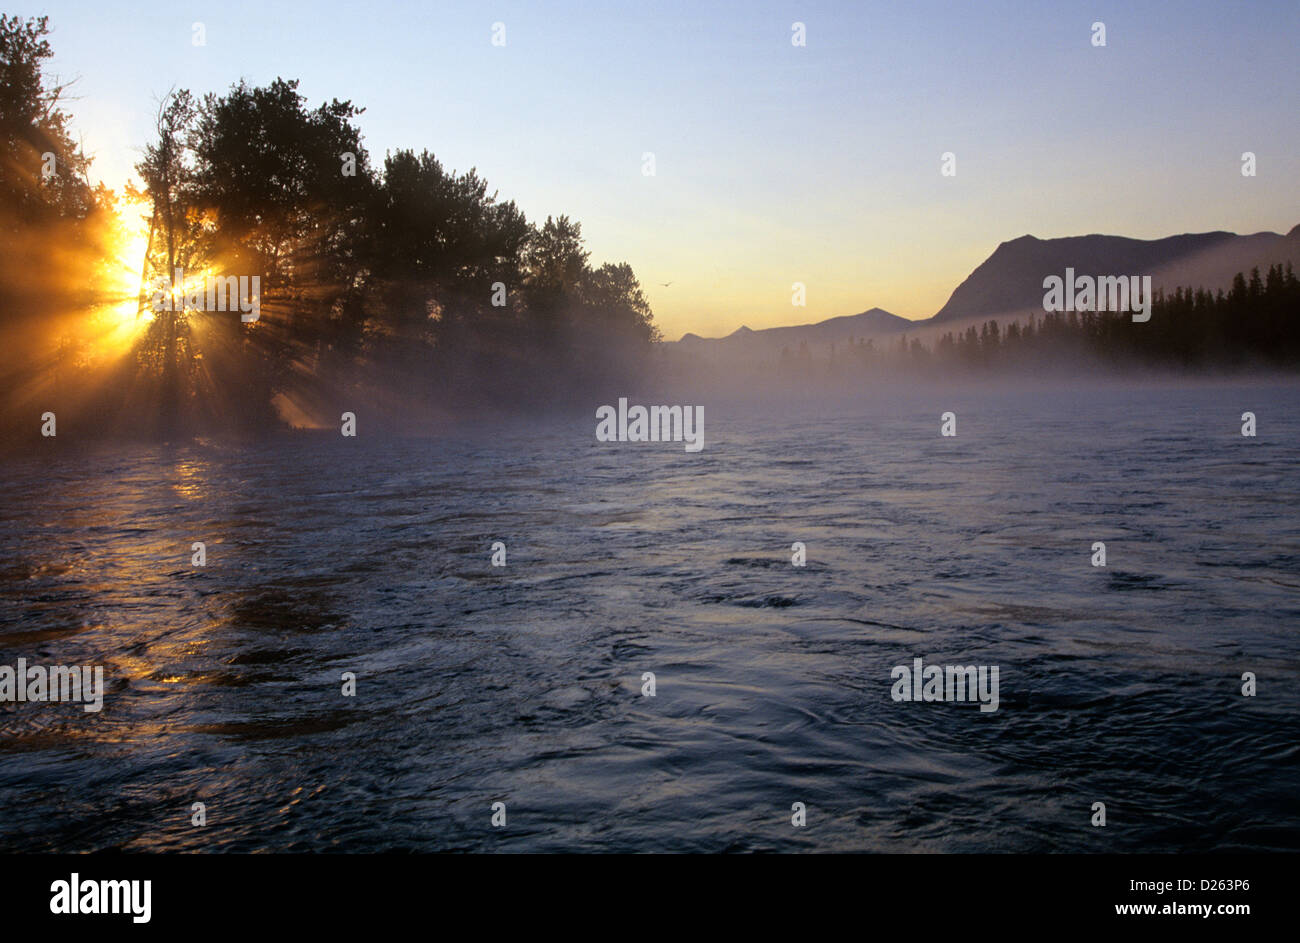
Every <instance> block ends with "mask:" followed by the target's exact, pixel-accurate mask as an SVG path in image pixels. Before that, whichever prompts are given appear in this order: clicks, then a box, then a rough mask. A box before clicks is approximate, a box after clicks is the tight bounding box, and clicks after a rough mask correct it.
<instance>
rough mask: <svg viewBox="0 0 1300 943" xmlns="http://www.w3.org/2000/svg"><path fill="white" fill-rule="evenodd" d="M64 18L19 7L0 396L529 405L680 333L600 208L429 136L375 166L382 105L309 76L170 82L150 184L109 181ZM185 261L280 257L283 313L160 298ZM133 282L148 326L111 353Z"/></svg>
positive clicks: (0, 117) (7, 49)
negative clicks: (53, 28)
mask: <svg viewBox="0 0 1300 943" xmlns="http://www.w3.org/2000/svg"><path fill="white" fill-rule="evenodd" d="M47 33H48V26H47V22H46V20H45V18H39V19H29V20H22V19H19V18H17V17H9V16H4V17H0V253H3V255H2V258H3V260H4V261H3V263H0V264H2V265H3V270H2V272H0V274H2V275H3V278H2V279H0V345H3V346H2V349H3V357H4V359H3V360H0V404H3V407H4V410H5V411H6V412H8V413H10V414H11V415H10V417H9V418H10V419H12V420H13V421H18V422H21V423H22V424H24V427H25V428H34V426H33V422H34V418H35V417H36V416H38V415H39V414H40V412H41V411H42V410H44V409H54V408H55V406H56V405H62V406H63V407H65V410H66V414H67V421H68V422H69V423H72V422H74V421H75V422H78V423H79V424H80V425H81V426H83V427H86V428H87V429H89V428H92V427H94V428H99V427H102V425H103V424H104V423H114V422H116V423H119V424H120V423H121V422H126V423H127V424H128V425H129V424H130V423H131V422H132V420H134V421H135V424H136V426H137V427H138V428H137V429H136V431H140V432H146V433H150V434H157V433H161V434H164V435H171V434H174V433H184V432H187V431H202V430H208V429H213V428H217V429H222V428H224V429H244V430H250V429H251V430H255V429H262V428H268V427H273V426H276V425H278V424H280V423H281V416H282V414H283V413H284V412H285V410H284V409H278V408H277V403H278V404H280V405H281V406H285V405H287V407H288V411H289V413H290V414H291V415H292V414H295V413H296V414H299V415H304V416H316V417H320V418H322V419H323V420H324V421H329V422H334V423H337V421H338V416H339V415H340V412H341V411H343V410H347V409H352V410H360V409H361V407H362V405H363V404H367V405H368V404H382V406H383V410H382V411H383V412H385V413H388V414H400V413H403V412H405V413H407V414H408V415H411V416H414V415H415V414H417V413H420V412H428V411H429V409H430V408H433V409H435V410H436V409H438V408H441V409H443V410H446V411H452V410H455V409H457V408H459V407H461V406H465V405H474V406H486V407H500V408H502V409H505V410H509V409H512V408H520V407H527V406H535V405H539V404H545V403H547V402H551V401H555V400H563V399H564V398H566V397H572V396H573V395H577V394H580V393H581V392H582V391H584V390H587V389H589V388H591V387H593V386H599V385H602V384H605V383H608V382H610V381H611V380H613V379H616V378H626V377H627V376H628V375H629V374H633V373H635V372H636V371H637V370H639V369H640V368H641V366H642V365H643V363H644V362H645V361H646V357H645V356H644V355H645V353H646V352H648V351H649V349H650V348H651V346H652V344H653V342H654V341H656V340H658V339H659V333H658V331H657V329H656V328H655V326H654V323H653V318H652V313H651V310H650V307H649V305H648V304H647V303H646V300H645V297H644V295H643V293H642V291H641V288H640V285H639V284H638V281H637V278H636V275H635V274H634V273H633V271H632V269H631V267H630V266H628V265H626V264H603V265H600V266H598V267H597V266H593V265H592V264H590V263H589V261H588V260H589V254H588V252H587V250H586V249H585V248H584V245H583V238H582V230H581V225H580V224H579V223H578V222H576V221H573V220H570V219H569V218H568V217H567V216H563V215H561V216H557V217H553V218H552V217H548V218H547V219H546V221H545V222H544V223H541V224H536V223H532V222H530V221H529V220H527V219H526V218H525V216H524V214H523V213H522V212H521V211H520V210H519V208H518V207H517V206H516V205H515V204H514V203H513V202H511V201H504V200H501V199H499V198H498V196H497V193H496V192H495V191H493V190H491V189H490V188H489V186H488V184H487V182H486V181H484V180H483V179H482V178H481V177H479V176H478V174H477V173H476V172H475V171H474V170H472V169H471V170H469V171H468V172H464V173H455V172H451V171H448V170H447V169H446V168H444V167H443V165H442V164H441V163H440V162H439V161H438V160H437V159H436V158H435V157H434V156H433V155H432V154H431V153H429V152H427V151H422V152H420V153H416V152H414V151H411V150H399V151H397V152H396V153H393V154H389V155H388V156H387V157H386V158H385V159H384V161H383V165H382V167H376V166H374V165H373V164H372V162H371V159H370V155H369V154H368V153H367V151H366V149H365V147H364V145H363V143H362V137H361V132H360V130H359V129H358V127H357V124H356V119H357V118H358V116H359V115H361V114H362V109H361V108H358V107H355V106H354V105H353V104H351V103H350V102H346V101H337V100H335V101H331V102H329V103H327V104H322V105H320V106H318V107H314V108H312V107H309V106H308V104H307V102H306V101H305V100H304V98H303V96H301V95H300V94H298V91H297V82H295V81H285V80H281V79H277V80H276V81H274V82H272V83H271V84H270V85H268V86H266V87H263V88H255V87H251V86H249V85H248V84H246V83H243V82H241V83H240V84H238V85H235V86H233V87H232V88H231V89H230V90H229V91H228V92H227V93H226V94H224V95H212V94H210V95H207V96H205V97H203V98H201V99H196V98H195V97H194V96H192V95H191V93H190V92H188V91H186V90H176V91H173V92H171V93H170V94H168V95H167V96H166V97H165V99H164V100H163V101H162V102H161V103H160V104H159V106H158V108H157V115H156V137H155V139H154V140H153V141H151V142H148V143H147V144H146V146H145V147H144V151H143V159H142V160H141V161H140V162H139V164H138V165H137V168H136V169H137V172H138V173H139V175H140V178H141V180H142V181H143V183H144V190H143V192H141V193H136V192H134V191H128V192H125V193H122V194H115V193H113V192H111V191H109V190H107V189H105V188H104V187H102V186H100V187H96V188H92V187H91V185H90V183H89V180H88V177H87V174H86V168H87V164H88V160H87V158H86V156H85V155H84V154H83V153H82V150H81V148H80V146H79V145H78V144H77V143H76V141H75V140H74V138H73V133H72V131H71V130H70V128H69V122H68V118H67V116H66V114H65V113H64V112H63V111H62V110H61V108H60V102H61V101H62V100H64V99H65V98H66V87H59V86H56V85H54V84H53V83H52V82H51V81H50V80H49V79H47V77H46V76H45V75H44V74H43V72H42V65H43V62H44V61H45V60H47V59H48V58H49V57H50V56H51V54H52V50H51V48H50V45H49V42H48V40H47V38H46V36H47ZM48 155H53V160H52V161H51V160H50V159H49V156H48ZM51 163H52V164H53V166H54V172H53V173H49V171H48V167H49V165H50V164H51ZM123 204H126V205H127V206H128V209H127V210H125V211H123V210H122V209H121V207H122V205H123ZM130 212H135V213H136V214H137V218H139V214H143V216H144V218H146V219H147V220H148V232H149V236H148V239H147V240H146V241H145V242H144V244H142V245H141V246H140V254H141V256H142V258H140V259H139V260H137V261H135V263H134V264H135V265H140V266H141V270H140V271H139V273H138V277H136V276H135V275H134V273H127V274H128V276H130V277H127V278H125V279H124V278H123V277H121V273H118V274H117V275H116V276H115V275H113V274H112V273H111V272H110V271H109V269H110V268H111V267H112V265H111V262H110V260H111V259H113V258H114V257H115V255H116V254H117V253H118V252H119V250H120V248H121V244H122V242H123V240H124V239H125V238H126V237H125V236H124V233H123V231H122V230H123V220H122V218H121V217H122V216H123V215H128V214H129V213H130ZM146 245H147V246H148V252H147V258H144V257H143V256H144V250H145V246H146ZM141 263H143V264H141ZM177 268H180V269H183V270H184V272H185V275H186V277H187V278H190V277H197V276H202V275H207V274H211V275H222V276H227V275H230V276H254V275H256V276H259V278H260V288H261V292H260V309H261V311H260V317H259V318H258V319H257V321H255V322H249V323H244V322H241V319H240V317H239V314H238V312H236V313H230V312H210V311H198V312H196V311H193V310H190V311H175V312H167V311H162V312H158V313H157V314H154V312H153V310H152V306H151V305H150V303H149V302H150V298H151V294H150V287H149V286H151V285H152V284H153V282H154V279H155V278H156V277H157V276H160V275H162V276H166V275H168V274H169V273H172V272H173V271H174V270H175V269H177ZM127 285H129V286H131V287H130V290H129V292H128V290H127V289H126V288H125V287H124V286H127ZM110 295H111V297H110ZM132 302H135V303H136V304H135V308H136V311H135V313H138V314H141V315H142V318H141V319H140V320H139V321H136V322H135V323H136V324H138V325H141V326H142V327H140V328H139V330H138V331H137V333H136V334H135V336H133V337H132V338H131V344H130V348H131V349H130V351H129V356H127V357H125V358H123V357H121V356H116V362H115V363H110V362H109V356H110V355H120V354H121V353H122V352H121V351H119V350H105V347H106V345H107V340H106V338H108V337H109V336H110V335H112V334H113V332H114V328H115V327H116V326H119V325H117V324H116V323H115V322H116V321H124V322H125V323H127V324H128V326H129V324H130V323H131V322H132V321H133V320H134V314H133V313H132V312H131V305H132ZM106 306H107V307H113V306H116V307H115V309H114V310H115V311H116V313H115V314H112V315H108V316H104V315H101V316H97V317H90V316H88V314H87V312H88V311H89V310H90V309H91V308H103V307H106ZM146 324H147V328H146V327H143V325H146ZM92 377H93V380H92ZM32 410H35V412H33V411H32ZM15 411H17V412H19V413H20V414H21V415H20V416H13V415H12V414H13V413H14V412H15ZM377 412H379V411H378V410H373V411H372V416H373V415H375V414H376V413H377ZM60 418H61V420H62V416H61V417H60ZM372 428H373V426H372Z"/></svg>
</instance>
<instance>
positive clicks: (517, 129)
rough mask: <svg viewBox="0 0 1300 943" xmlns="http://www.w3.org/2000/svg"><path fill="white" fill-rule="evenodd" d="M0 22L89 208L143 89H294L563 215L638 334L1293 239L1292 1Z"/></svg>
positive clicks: (377, 155)
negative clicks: (43, 33) (59, 86)
mask: <svg viewBox="0 0 1300 943" xmlns="http://www.w3.org/2000/svg"><path fill="white" fill-rule="evenodd" d="M15 6H16V9H15ZM9 9H10V12H15V13H19V14H21V15H24V16H27V15H39V14H48V15H49V17H50V21H51V26H52V28H53V35H52V37H51V42H52V44H53V47H54V51H55V57H54V60H53V63H52V65H51V66H50V69H51V70H52V72H53V73H55V74H57V75H58V76H59V77H61V78H63V79H67V78H72V77H77V81H76V83H75V85H74V86H73V88H72V92H71V93H72V94H73V95H75V96H77V99H76V100H75V101H72V102H70V103H69V105H68V108H67V110H68V111H69V112H70V113H71V115H72V116H73V118H74V131H79V132H80V133H81V135H82V137H83V140H84V144H85V147H86V149H87V151H88V152H90V153H91V154H92V155H93V156H94V157H95V164H94V165H93V173H92V177H97V178H99V179H103V180H104V182H105V183H107V184H108V185H109V186H112V187H115V188H117V187H120V186H121V185H122V184H123V183H124V182H125V181H126V180H128V179H130V178H131V177H132V176H133V171H132V167H133V165H134V163H135V162H136V161H138V160H139V158H140V154H141V149H142V148H143V146H144V144H145V143H147V142H148V141H149V140H150V137H151V124H152V118H153V115H154V112H155V111H156V108H157V102H158V100H159V99H160V98H161V97H162V96H163V95H164V94H165V93H166V92H167V91H168V89H170V88H171V87H173V86H175V87H177V88H189V89H190V90H191V91H194V92H195V93H198V94H202V93H206V92H210V91H211V92H224V91H225V90H227V89H228V88H229V86H230V85H231V84H233V83H236V82H238V81H239V80H240V79H241V78H243V79H247V80H248V81H249V82H250V83H253V84H256V85H264V84H267V83H269V82H270V81H272V80H273V79H275V78H276V77H277V76H278V77H283V78H297V79H299V80H301V85H300V87H299V91H300V92H301V93H302V94H304V95H305V96H306V97H307V99H308V103H309V104H310V105H312V106H315V105H317V104H319V103H321V102H322V101H326V100H329V99H333V98H338V99H350V100H351V101H352V102H353V103H354V104H357V105H359V106H361V107H364V108H365V109H366V111H365V113H364V114H363V115H361V116H360V118H359V119H358V124H359V126H360V128H361V130H362V132H363V134H364V139H365V144H366V147H367V149H368V150H369V152H370V154H371V158H372V161H373V162H374V163H376V164H377V165H381V164H382V159H383V155H384V154H385V153H386V152H389V151H392V150H395V149H397V148H413V149H415V150H416V151H417V152H418V151H419V150H421V149H425V148H427V149H428V150H430V151H431V152H433V153H434V154H435V155H436V156H437V157H438V158H439V159H440V160H441V161H442V163H443V165H444V166H446V167H448V168H449V169H455V170H457V171H463V170H468V169H470V168H471V167H475V168H477V169H478V171H479V173H480V174H481V175H482V176H484V177H485V178H486V179H487V180H488V182H489V184H490V185H491V186H492V187H494V188H495V189H497V190H498V191H499V192H500V195H501V197H502V198H505V199H513V200H514V201H515V202H516V203H517V204H518V205H519V206H520V208H521V209H522V210H523V211H524V212H525V213H526V214H527V215H528V217H529V219H531V220H534V221H538V222H540V221H543V220H545V218H546V217H547V216H548V215H560V214H567V215H568V216H570V217H571V218H573V219H576V220H578V221H579V222H581V224H582V231H583V235H584V236H585V238H586V242H587V247H588V249H590V251H591V261H592V263H594V264H597V265H598V264H600V263H602V262H628V263H629V264H631V266H632V267H633V269H634V270H635V271H636V273H637V275H638V277H639V278H640V280H641V283H642V286H643V287H644V288H645V291H646V295H647V298H648V300H649V301H650V304H651V307H652V308H653V310H654V313H655V320H656V323H657V324H658V325H659V326H660V328H661V329H662V330H663V332H664V334H665V336H666V337H667V338H669V339H675V338H677V337H679V336H681V334H682V333H684V332H687V331H690V332H694V333H696V334H701V335H703V336H720V335H723V334H728V333H730V332H731V331H733V330H735V329H736V328H738V327H740V326H741V325H742V324H743V325H747V326H748V327H751V328H755V329H757V328H762V327H772V326H777V325H784V324H802V323H810V322H815V321H820V320H824V319H826V318H830V317H836V316H839V315H846V314H854V313H857V312H859V311H863V310H866V309H868V308H872V307H880V308H884V309H886V310H888V311H891V312H893V313H895V314H898V315H901V316H903V317H907V318H926V317H929V316H931V315H933V314H934V313H935V312H936V311H937V310H938V309H939V308H940V307H942V305H943V303H944V302H945V301H946V300H947V298H948V296H949V295H950V294H951V292H952V290H953V289H954V288H955V287H956V286H957V285H958V284H959V283H960V282H961V280H962V279H964V278H965V277H966V276H967V275H968V274H970V272H971V270H972V269H974V268H975V267H976V266H977V265H978V264H979V263H980V262H982V261H983V260H984V259H985V258H986V257H987V256H988V255H989V254H990V253H991V252H992V251H993V250H994V249H995V248H996V247H997V245H998V244H999V243H1000V242H1004V241H1007V240H1010V239H1015V238H1017V237H1019V236H1022V235H1025V234H1027V233H1028V234H1032V235H1035V236H1038V237H1040V238H1051V237H1058V236H1069V235H1082V234H1087V233H1109V234H1116V235H1126V236H1133V237H1137V238H1144V239H1153V238H1159V237H1162V236H1167V235H1173V234H1176V233H1183V232H1206V231H1211V230H1229V231H1233V232H1241V233H1250V232H1260V231H1274V232H1286V231H1288V230H1289V229H1291V227H1293V226H1295V225H1296V224H1297V223H1300V199H1297V196H1298V195H1300V185H1298V183H1297V182H1298V181H1300V121H1298V120H1297V115H1298V114H1300V56H1297V50H1300V3H1296V2H1295V0H1277V2H1272V0H1261V2H1253V3H1252V2H1242V3H1223V2H1221V0H1187V2H1178V3H1158V4H1157V3H1143V2H1132V0H1124V2H1091V3H1072V2H1060V3H1055V2H1050V0H1045V2H1024V0H1021V2H1017V3H983V2H979V0H971V2H957V0H947V2H940V3H931V2H925V0H914V2H913V0H909V2H889V3H867V2H842V3H811V2H781V3H770V2H750V3H734V4H729V3H709V2H707V0H673V2H662V3H656V2H653V0H638V2H636V3H631V2H605V3H569V2H542V0H531V2H524V3H510V2H498V0H493V2H485V3H473V2H464V0H462V2H452V3H438V2H415V0H410V2H379V0H371V2H366V3H355V2H346V3H345V2H337V0H313V2H310V3H289V2H275V0H261V2H227V0H222V2H213V0H208V2H200V3H149V2H133V3H123V2H118V0H90V2H73V0H66V2H48V3H45V4H43V5H41V6H31V5H27V4H26V3H23V2H20V3H18V4H16V5H11V6H10V7H9ZM1096 22H1101V23H1104V24H1105V32H1106V45H1105V46H1104V47H1099V46H1094V45H1093V41H1092V37H1093V35H1094V30H1093V26H1092V24H1093V23H1096ZM195 23H202V24H203V33H204V39H205V45H202V46H196V45H194V42H193V38H194V24H195ZM795 23H802V24H804V30H805V36H806V45H804V46H796V45H794V44H793V43H792V38H793V36H794V26H793V24H795ZM494 24H504V27H505V30H504V38H505V45H504V46H499V45H493V43H492V37H493V30H494ZM497 35H498V36H499V35H500V32H499V31H498V33H497ZM1245 151H1251V152H1253V153H1255V154H1256V160H1257V176H1255V177H1243V176H1242V174H1241V155H1242V153H1243V152H1245ZM946 152H950V153H952V154H953V155H954V156H955V168H956V174H955V176H943V175H942V174H941V173H940V169H941V160H942V155H943V154H945V153H946ZM647 153H651V154H653V155H654V174H653V175H647V174H646V173H645V172H644V170H645V167H646V162H645V161H644V155H645V154H647ZM665 282H669V283H671V284H670V285H668V286H667V287H664V286H663V284H662V283H665ZM796 282H799V283H802V284H803V285H804V286H806V292H805V300H806V304H805V305H804V306H802V307H800V306H796V305H794V304H792V298H793V292H792V286H793V285H794V283H796Z"/></svg>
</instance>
